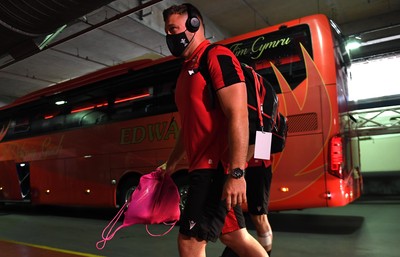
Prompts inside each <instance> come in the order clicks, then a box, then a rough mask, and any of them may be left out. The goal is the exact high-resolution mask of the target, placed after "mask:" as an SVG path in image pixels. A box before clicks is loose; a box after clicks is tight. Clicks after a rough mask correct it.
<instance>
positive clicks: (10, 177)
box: [0, 161, 22, 201]
mask: <svg viewBox="0 0 400 257" xmlns="http://www.w3.org/2000/svg"><path fill="white" fill-rule="evenodd" d="M15 165H16V164H15V162H14V161H1V162H0V201H21V200H22V194H21V188H20V186H19V180H18V175H17V170H16V166H15Z"/></svg>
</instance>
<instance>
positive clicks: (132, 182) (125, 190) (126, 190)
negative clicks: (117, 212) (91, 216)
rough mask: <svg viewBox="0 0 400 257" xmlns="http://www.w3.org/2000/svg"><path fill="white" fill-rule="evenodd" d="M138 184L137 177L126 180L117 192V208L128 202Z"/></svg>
mask: <svg viewBox="0 0 400 257" xmlns="http://www.w3.org/2000/svg"><path fill="white" fill-rule="evenodd" d="M138 184H139V178H137V177H130V178H127V179H126V180H125V181H124V182H123V183H122V185H121V187H120V189H119V190H118V191H119V193H118V199H117V203H118V207H119V208H121V207H122V206H123V205H124V204H125V203H126V202H127V201H129V199H130V197H131V195H132V194H133V192H134V191H135V189H136V188H137V186H138Z"/></svg>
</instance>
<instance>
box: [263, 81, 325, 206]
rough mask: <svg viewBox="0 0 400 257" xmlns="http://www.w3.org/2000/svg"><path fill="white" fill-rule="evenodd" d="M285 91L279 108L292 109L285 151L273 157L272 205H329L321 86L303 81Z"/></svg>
mask: <svg viewBox="0 0 400 257" xmlns="http://www.w3.org/2000/svg"><path fill="white" fill-rule="evenodd" d="M283 92H284V93H283V94H281V95H279V101H280V111H282V112H283V113H285V114H286V113H289V115H288V128H289V130H288V138H287V142H286V146H285V149H284V151H283V152H282V153H280V154H279V155H276V156H274V159H273V160H274V162H273V179H272V185H271V201H270V205H271V209H297V208H305V207H306V206H307V207H312V206H314V207H321V206H326V204H327V203H326V197H325V193H326V188H325V182H324V176H323V175H324V173H325V169H326V167H325V165H326V164H325V158H324V143H325V139H324V135H323V125H322V119H323V115H322V112H323V110H321V100H320V99H321V93H322V92H321V87H320V85H319V84H315V83H314V84H309V83H306V82H304V83H302V85H300V86H298V87H297V88H296V89H295V90H294V91H287V90H283ZM286 115H287V114H286ZM284 189H286V190H284ZM299 199H303V201H299ZM304 199H307V201H304Z"/></svg>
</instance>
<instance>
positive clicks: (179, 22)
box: [165, 13, 188, 35]
mask: <svg viewBox="0 0 400 257" xmlns="http://www.w3.org/2000/svg"><path fill="white" fill-rule="evenodd" d="M187 18H188V16H187V14H186V13H184V14H172V15H171V16H169V18H168V19H167V20H166V21H165V33H167V34H168V35H175V34H178V33H182V32H184V31H185V30H186V25H185V23H186V20H187Z"/></svg>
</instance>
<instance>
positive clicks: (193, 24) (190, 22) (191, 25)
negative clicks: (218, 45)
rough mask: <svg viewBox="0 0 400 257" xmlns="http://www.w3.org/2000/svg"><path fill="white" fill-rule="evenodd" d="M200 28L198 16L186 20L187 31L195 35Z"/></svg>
mask: <svg viewBox="0 0 400 257" xmlns="http://www.w3.org/2000/svg"><path fill="white" fill-rule="evenodd" d="M199 28H200V20H199V18H197V17H196V16H189V18H188V19H187V20H186V29H187V30H188V31H189V32H191V33H195V32H197V31H198V30H199Z"/></svg>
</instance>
